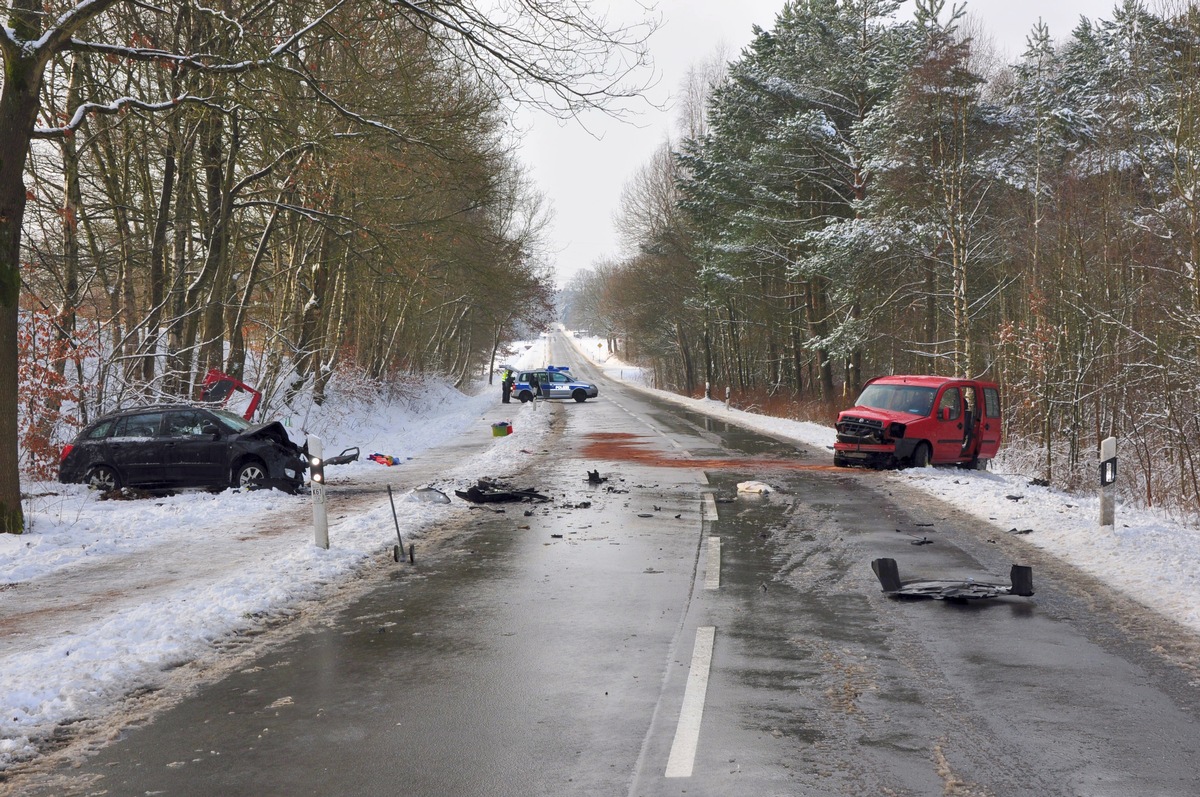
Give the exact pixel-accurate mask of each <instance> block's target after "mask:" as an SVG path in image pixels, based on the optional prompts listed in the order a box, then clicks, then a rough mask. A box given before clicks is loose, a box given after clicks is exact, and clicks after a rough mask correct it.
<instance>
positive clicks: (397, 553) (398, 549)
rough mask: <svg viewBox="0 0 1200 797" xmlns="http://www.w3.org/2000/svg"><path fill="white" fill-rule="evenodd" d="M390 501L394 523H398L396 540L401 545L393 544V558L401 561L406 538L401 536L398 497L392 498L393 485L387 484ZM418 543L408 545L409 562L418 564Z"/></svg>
mask: <svg viewBox="0 0 1200 797" xmlns="http://www.w3.org/2000/svg"><path fill="white" fill-rule="evenodd" d="M387 491H388V502H389V503H390V504H391V505H392V523H394V524H396V542H398V543H399V545H393V546H392V560H393V561H395V562H399V561H400V557H402V556H403V555H404V539H403V538H401V536H400V519H399V518H397V517H396V499H394V498H392V485H390V484H389V485H388V486H387ZM416 547H417V546H416V544H415V543H410V544H409V546H408V563H409V564H410V565H411V564H416V555H417V554H416Z"/></svg>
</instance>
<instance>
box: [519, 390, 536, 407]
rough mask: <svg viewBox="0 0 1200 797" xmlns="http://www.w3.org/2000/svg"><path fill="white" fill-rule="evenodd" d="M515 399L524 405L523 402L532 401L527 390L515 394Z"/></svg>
mask: <svg viewBox="0 0 1200 797" xmlns="http://www.w3.org/2000/svg"><path fill="white" fill-rule="evenodd" d="M517 398H519V399H520V400H521V403H522V404H524V403H525V402H527V401H530V400H531V399H533V394H532V393H530V392H529V391H528V390H522V391H521V392H520V393H518V394H517Z"/></svg>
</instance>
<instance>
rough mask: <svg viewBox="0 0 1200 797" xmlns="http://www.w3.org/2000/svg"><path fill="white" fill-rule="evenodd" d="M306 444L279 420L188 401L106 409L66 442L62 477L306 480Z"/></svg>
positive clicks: (212, 483) (230, 482)
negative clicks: (260, 419)
mask: <svg viewBox="0 0 1200 797" xmlns="http://www.w3.org/2000/svg"><path fill="white" fill-rule="evenodd" d="M306 467H307V465H306V461H305V458H304V450H303V449H302V448H301V447H300V446H298V445H296V444H295V443H294V442H292V440H291V438H290V437H288V433H287V430H286V429H284V427H283V425H282V424H281V423H279V422H278V421H272V422H271V423H260V424H252V423H250V422H249V421H247V420H245V419H244V418H242V417H241V416H240V415H236V414H234V413H232V412H227V411H225V410H220V409H205V408H201V407H192V406H190V405H186V404H170V405H160V406H155V407H138V408H136V409H128V410H123V411H120V412H114V413H111V414H109V415H105V416H104V417H102V418H100V419H99V420H97V421H94V422H92V423H90V424H88V425H87V426H86V427H84V429H83V431H81V432H80V433H79V434H78V435H77V436H76V437H75V439H74V440H73V441H72V442H71V443H70V444H69V445H67V446H64V447H63V451H62V458H61V460H60V461H59V471H58V480H59V481H60V482H62V483H64V484H71V483H77V484H78V483H83V484H90V485H91V486H93V487H95V488H96V489H98V490H103V491H109V490H115V489H118V488H121V487H138V488H143V489H170V488H176V487H208V488H214V489H225V488H226V487H275V488H278V489H281V490H284V491H286V492H295V491H296V490H297V489H299V488H300V486H301V485H303V484H304V471H305V468H306Z"/></svg>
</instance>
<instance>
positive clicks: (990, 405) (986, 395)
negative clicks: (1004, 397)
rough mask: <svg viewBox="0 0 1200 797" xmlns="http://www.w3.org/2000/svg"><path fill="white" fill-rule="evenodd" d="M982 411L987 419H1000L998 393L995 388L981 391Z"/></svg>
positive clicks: (986, 388)
mask: <svg viewBox="0 0 1200 797" xmlns="http://www.w3.org/2000/svg"><path fill="white" fill-rule="evenodd" d="M983 411H984V413H986V414H987V416H988V417H989V418H999V417H1000V391H999V390H997V389H996V388H994V387H985V388H984V389H983Z"/></svg>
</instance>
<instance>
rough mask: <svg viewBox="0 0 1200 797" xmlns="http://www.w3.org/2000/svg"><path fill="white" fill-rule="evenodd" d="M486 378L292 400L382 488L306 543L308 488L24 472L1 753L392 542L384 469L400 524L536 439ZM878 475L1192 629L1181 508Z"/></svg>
mask: <svg viewBox="0 0 1200 797" xmlns="http://www.w3.org/2000/svg"><path fill="white" fill-rule="evenodd" d="M572 339H573V340H574V342H575V344H576V346H577V348H578V349H579V350H580V351H581V352H582V353H584V354H585V355H586V356H587V357H588V358H589V359H591V360H592V361H594V362H596V363H597V364H598V365H599V366H600V367H601V368H603V370H604V371H605V373H606V375H607V376H609V377H611V378H613V379H618V380H621V381H624V382H627V383H629V384H631V385H636V386H638V387H640V388H642V389H648V388H646V387H645V385H644V378H643V375H642V373H641V371H640V370H639V369H638V368H636V367H633V366H631V365H629V364H626V363H622V362H620V361H619V360H618V359H616V358H614V357H610V356H607V353H606V349H605V347H604V344H603V342H602V341H598V340H596V339H592V338H572ZM518 351H519V354H518V355H516V356H515V357H514V358H513V360H512V362H513V364H514V365H516V366H518V367H534V366H538V365H544V364H545V347H544V340H539V341H534V342H532V343H529V344H525V345H521V346H519V347H518ZM498 390H499V388H498V385H493V386H489V387H486V388H481V389H480V391H479V393H478V395H474V396H464V395H463V394H461V393H459V392H458V391H455V390H453V389H451V388H449V387H446V386H444V385H438V384H428V385H425V386H423V387H422V389H421V391H420V394H419V400H417V401H413V400H404V399H403V398H396V397H392V398H391V399H389V398H388V397H361V396H360V397H358V398H354V399H350V398H345V397H343V398H341V399H335V400H334V401H332V402H330V404H327V405H326V407H325V408H321V409H319V410H317V411H314V412H313V413H311V414H310V415H309V416H308V417H306V418H297V419H290V420H291V424H292V426H291V429H292V432H293V436H295V437H296V438H297V439H302V438H303V436H304V434H305V433H306V432H307V433H316V434H319V435H321V437H322V438H323V440H324V442H325V450H326V453H327V454H332V453H337V452H338V451H340V450H341V449H342V448H345V447H348V446H352V445H357V446H359V447H360V448H361V449H362V456H363V458H364V459H362V460H360V461H359V462H356V463H352V464H350V465H346V466H340V467H338V468H336V469H335V468H331V469H330V470H329V471H328V475H329V476H330V480H331V482H332V485H333V486H334V487H336V486H337V483H338V482H339V481H341V480H344V481H353V482H354V484H355V485H356V486H357V485H361V484H368V485H374V486H375V487H376V488H378V489H376V490H375V491H374V493H373V494H368V495H365V496H362V497H360V498H359V499H357V501H358V503H356V504H355V505H354V507H353V509H354V511H347V512H345V513H344V515H343V513H341V512H338V513H335V514H337V515H338V516H337V517H335V516H333V515H331V517H330V532H329V536H330V540H331V545H330V548H329V549H328V550H326V549H323V548H320V547H317V546H316V545H314V544H313V541H312V540H313V534H312V529H311V508H310V502H309V498H307V497H305V496H284V495H281V494H279V493H277V492H274V491H270V492H248V493H237V492H233V491H227V492H225V493H221V494H218V495H213V494H209V493H207V492H200V491H196V492H188V493H183V494H180V495H175V496H171V497H166V498H157V499H152V500H138V501H97V500H96V496H95V495H94V494H93V493H89V492H88V491H87V490H86V488H84V487H82V486H66V487H64V486H62V485H57V484H45V485H26V487H27V489H28V490H29V492H30V493H32V494H35V495H39V496H40V497H34V498H32V499H30V500H29V501H28V502H27V507H26V511H27V516H28V517H29V518H30V520H31V523H32V529H31V531H30V532H29V533H27V534H25V535H23V536H13V535H0V708H2V709H3V714H0V771H3V770H4V769H5V768H7V767H9V766H11V765H12V764H13V763H14V762H17V761H20V760H23V759H26V758H29V757H30V756H33V755H35V754H36V751H37V747H38V745H39V744H40V743H41V742H43V741H44V740H45V739H47V738H50V737H51V736H52V735H53V733H54V731H55V728H56V727H57V726H58V725H59V724H61V723H65V722H72V721H75V720H76V719H78V718H81V717H89V716H94V715H97V714H101V713H103V711H104V710H105V709H106V708H108V707H111V706H113V705H117V704H119V703H120V701H121V700H122V699H123V697H124V696H125V695H128V694H130V693H136V692H138V691H139V690H144V689H146V688H148V687H149V688H153V687H154V686H155V685H156V684H157V683H158V682H159V681H160V680H161V679H162V678H163V677H165V676H164V673H167V672H170V671H172V670H174V669H175V668H177V667H179V666H180V665H181V664H183V663H186V662H196V661H204V660H206V659H211V658H213V657H215V656H217V655H219V647H220V645H222V644H223V643H227V642H228V641H229V640H231V639H234V638H236V637H238V636H239V635H244V634H246V633H247V632H248V631H252V630H253V629H255V628H257V627H261V626H262V625H263V624H265V623H267V622H269V621H271V620H272V619H273V618H279V617H284V616H288V615H290V614H291V613H293V612H294V611H295V607H296V606H298V605H300V604H303V603H304V602H306V601H314V600H320V599H322V596H324V595H327V594H329V593H330V592H333V591H336V589H337V588H338V585H339V584H341V583H344V582H346V581H347V580H350V579H352V578H353V577H354V576H355V575H356V574H360V573H362V572H363V571H364V570H365V569H367V568H368V567H370V566H371V565H372V563H375V564H378V563H379V562H380V561H381V560H383V558H384V557H385V556H387V555H390V551H391V545H392V544H393V543H394V542H395V533H396V530H395V526H394V524H393V519H392V513H391V509H390V505H389V503H388V500H387V496H386V492H385V489H386V485H387V484H395V485H397V486H399V485H401V484H404V485H405V489H404V490H403V491H399V490H398V491H397V493H396V499H397V508H398V509H399V510H400V512H399V515H400V520H399V522H400V530H401V533H402V535H403V537H404V540H405V543H406V544H407V543H410V542H411V541H413V540H416V541H420V540H421V539H422V536H423V535H428V534H432V533H434V531H435V530H436V529H437V527H438V525H439V523H444V522H447V521H448V520H450V519H452V518H453V517H454V516H455V515H454V513H460V512H463V511H465V510H464V509H463V508H462V505H461V503H459V502H455V503H454V504H427V503H419V502H416V501H413V500H412V498H411V496H410V495H409V493H408V490H409V488H411V487H412V486H418V485H419V484H421V483H424V481H425V480H424V479H422V478H421V477H420V475H419V474H420V473H431V474H438V475H439V476H441V481H440V482H439V484H438V485H437V486H441V487H443V488H445V489H449V487H451V486H456V485H458V484H465V483H468V482H470V481H473V479H474V478H475V477H477V476H479V475H487V474H490V475H497V476H499V475H503V474H504V473H505V472H506V470H508V469H507V468H506V463H507V462H509V461H511V459H512V458H513V457H514V456H515V455H516V453H517V451H519V449H520V448H528V447H531V446H537V445H538V441H539V440H540V439H541V437H542V436H544V435H545V434H546V433H547V431H548V413H544V412H543V413H540V414H538V413H535V412H534V411H533V407H532V405H521V404H512V405H509V406H507V407H506V406H504V405H501V404H500V403H499V402H498V401H497V400H496V399H497V396H496V393H497V392H498ZM653 392H654V393H655V394H657V395H659V396H661V397H662V398H664V399H668V400H670V401H675V402H678V403H680V404H685V405H687V406H689V407H691V408H692V409H694V410H698V411H700V412H704V413H707V414H710V415H713V416H716V417H718V418H721V419H723V420H726V421H729V422H732V423H737V424H741V425H743V426H746V427H749V428H753V429H758V430H761V431H764V432H768V433H770V434H772V435H774V436H776V437H783V438H789V439H793V440H796V441H798V442H803V443H807V444H810V445H813V446H817V447H820V448H824V447H825V446H828V445H831V444H832V442H833V432H832V430H831V429H829V428H828V427H825V426H821V425H817V424H812V423H803V422H797V421H789V420H785V419H780V418H771V417H766V416H761V415H755V414H752V413H748V412H743V411H740V410H736V409H726V407H725V405H724V404H723V403H722V402H719V401H706V400H702V399H701V400H694V399H686V398H682V397H679V396H675V395H674V394H669V393H665V392H663V391H653ZM410 396H411V393H410ZM502 419H503V420H511V421H512V422H513V424H514V426H515V427H516V429H517V431H518V433H517V434H516V435H513V436H511V437H501V438H491V436H490V425H491V423H493V422H496V421H499V420H502ZM464 440H466V441H467V442H466V443H464V442H463V441H464ZM371 453H381V454H390V455H393V456H396V457H398V458H399V461H400V463H401V464H400V465H398V466H397V467H396V468H394V469H393V468H387V467H385V466H383V465H379V464H377V463H375V462H372V461H369V460H367V459H365V458H366V457H367V456H368V455H369V454H371ZM439 454H440V458H439ZM410 457H411V458H412V460H410V459H409V458H410ZM402 476H403V477H404V478H400V477H402ZM886 478H888V479H896V480H901V481H903V482H904V483H905V484H907V485H909V486H910V487H913V488H915V489H919V490H922V491H925V492H926V493H929V494H930V495H933V496H936V497H937V498H939V499H941V500H943V501H946V502H947V503H950V504H954V505H956V506H957V507H959V508H960V509H962V510H964V511H967V512H971V513H974V514H975V515H978V516H979V517H980V518H982V519H985V520H989V521H991V522H993V523H995V524H996V525H998V526H1000V527H1001V528H1009V527H1011V528H1014V529H1018V530H1024V529H1032V533H1029V534H1027V535H1025V536H1023V537H1022V539H1024V540H1025V541H1027V542H1028V543H1029V544H1031V545H1036V546H1039V547H1041V548H1044V549H1045V550H1047V551H1048V552H1050V553H1052V554H1053V555H1055V556H1057V557H1060V558H1061V559H1063V560H1066V561H1068V562H1070V563H1072V564H1074V565H1076V566H1078V567H1080V568H1081V569H1083V570H1085V571H1088V572H1091V573H1094V574H1095V575H1097V576H1100V577H1102V578H1103V579H1104V580H1105V581H1106V582H1108V583H1110V584H1113V585H1114V586H1116V587H1117V588H1119V589H1121V590H1124V591H1125V592H1127V593H1129V594H1130V595H1131V596H1134V597H1135V598H1136V599H1137V600H1139V601H1140V602H1142V603H1144V604H1146V605H1148V606H1151V607H1153V608H1154V609H1155V610H1157V611H1159V612H1161V613H1163V614H1165V615H1167V616H1169V617H1171V618H1173V619H1175V620H1177V621H1178V622H1180V623H1181V624H1184V625H1185V626H1187V627H1188V628H1190V629H1192V630H1194V631H1196V632H1198V633H1200V577H1198V576H1197V574H1196V568H1195V567H1194V566H1193V565H1192V561H1193V558H1192V557H1193V552H1194V551H1196V550H1200V532H1198V531H1197V530H1196V529H1195V528H1190V527H1186V526H1183V525H1180V524H1178V523H1173V522H1171V521H1168V520H1166V519H1164V518H1161V517H1158V516H1156V515H1154V514H1152V513H1148V512H1138V511H1133V510H1130V509H1126V508H1121V507H1119V508H1118V511H1117V524H1116V526H1115V528H1111V529H1108V530H1103V531H1102V530H1101V529H1100V528H1098V526H1097V523H1096V519H1097V516H1098V512H1099V509H1098V506H1097V500H1096V499H1095V498H1094V497H1080V496H1070V495H1066V494H1063V493H1059V492H1055V491H1054V490H1051V489H1048V488H1044V487H1035V486H1030V485H1029V483H1028V482H1029V479H1028V478H1027V477H1024V476H1018V475H1006V474H1003V473H979V472H965V471H957V470H953V469H947V470H938V469H933V468H929V469H920V470H908V471H897V472H892V473H888V474H887V475H886ZM1010 496H1020V498H1019V500H1014V499H1013V498H1011V497H1010ZM248 518H251V519H252V520H251V521H248V520H247V519H248Z"/></svg>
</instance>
